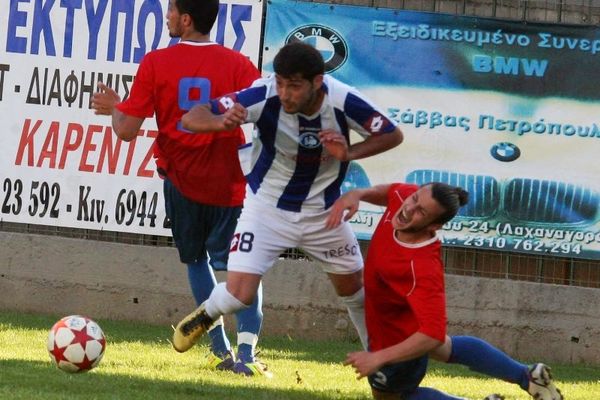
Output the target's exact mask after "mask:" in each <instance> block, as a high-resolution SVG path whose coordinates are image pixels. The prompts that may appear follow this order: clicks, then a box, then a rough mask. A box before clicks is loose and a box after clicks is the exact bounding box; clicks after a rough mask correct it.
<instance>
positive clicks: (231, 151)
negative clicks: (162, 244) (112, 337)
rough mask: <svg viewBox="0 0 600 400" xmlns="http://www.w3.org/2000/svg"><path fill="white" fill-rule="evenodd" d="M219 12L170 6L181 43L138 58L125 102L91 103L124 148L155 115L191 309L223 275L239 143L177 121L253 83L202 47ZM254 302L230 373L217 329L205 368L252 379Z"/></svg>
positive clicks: (191, 0) (243, 61)
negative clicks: (109, 121)
mask: <svg viewBox="0 0 600 400" xmlns="http://www.w3.org/2000/svg"><path fill="white" fill-rule="evenodd" d="M218 11H219V1H218V0H170V1H169V5H168V11H167V14H166V19H167V26H168V29H169V34H170V36H171V37H179V38H180V39H181V41H180V42H179V43H177V44H175V45H173V46H170V47H167V48H164V49H159V50H154V51H151V52H149V53H148V54H146V55H145V56H144V58H143V60H142V61H141V63H140V66H139V68H138V71H137V74H136V78H135V81H134V83H133V86H132V88H131V93H130V95H129V97H128V98H127V99H125V100H124V101H121V99H120V98H119V96H118V94H117V93H116V92H115V91H114V90H113V89H111V88H109V87H107V86H106V85H104V84H102V83H99V84H98V87H99V91H98V93H95V94H94V96H93V98H92V108H93V109H94V110H95V112H96V114H102V115H111V116H112V126H113V129H114V131H115V133H116V134H117V136H118V137H119V138H121V139H123V140H125V141H131V140H134V139H135V138H136V137H137V134H138V131H139V129H140V127H141V125H142V123H143V121H144V119H145V118H149V117H152V116H153V115H155V116H156V123H157V125H158V130H159V133H158V136H157V138H156V141H155V143H154V156H155V158H156V165H157V167H158V172H159V174H160V175H161V177H163V178H164V194H165V207H166V214H167V216H168V218H169V219H170V221H171V224H172V226H171V229H172V233H173V238H174V240H175V244H176V246H177V249H178V251H179V257H180V260H181V262H183V263H184V264H187V267H188V277H189V281H190V286H191V288H192V293H193V295H194V298H195V300H196V302H197V303H198V304H201V303H202V302H204V301H205V300H206V299H207V298H208V295H209V294H210V293H211V291H212V289H213V288H214V287H215V285H216V280H215V276H214V272H213V269H216V270H223V269H225V268H226V266H227V258H228V254H229V245H230V243H231V238H232V236H233V231H234V229H235V226H236V221H237V218H238V217H239V215H240V211H241V206H242V201H243V199H244V195H245V185H246V181H245V179H244V176H243V174H242V171H241V168H240V164H239V160H238V156H237V150H238V147H239V146H240V145H242V144H243V143H244V135H243V132H242V130H241V129H240V128H239V127H237V128H235V129H232V130H231V131H227V132H225V133H223V132H221V133H219V134H218V135H213V134H203V135H194V134H191V132H189V131H186V130H185V129H183V128H182V126H181V117H182V115H183V114H184V113H186V112H187V111H188V110H189V109H190V108H191V107H192V106H193V105H195V104H203V103H206V102H208V100H209V99H211V98H215V97H219V96H222V95H225V94H227V93H231V92H235V91H238V90H241V89H244V88H246V87H248V86H250V85H251V84H252V82H253V81H254V80H256V79H258V78H260V73H259V71H258V70H257V68H256V67H255V66H254V65H253V64H252V63H251V62H250V61H249V60H248V59H247V57H246V56H244V55H242V54H240V53H238V52H235V51H233V50H230V49H227V48H225V47H223V46H221V45H219V44H217V43H214V42H211V41H210V38H209V32H210V30H211V28H212V26H213V25H214V23H215V20H216V17H217V14H218ZM209 259H210V266H209V265H208V260H209ZM261 301H262V300H261V288H259V295H258V296H256V300H255V302H254V304H253V305H252V306H251V307H250V308H249V309H246V310H244V311H241V312H240V313H238V314H237V316H238V318H237V319H238V358H239V360H238V361H239V362H237V363H236V365H234V361H235V359H234V357H233V355H232V352H231V346H230V343H229V341H228V339H227V337H226V336H225V332H224V330H223V325H222V320H221V322H219V321H217V324H216V325H215V326H214V327H213V328H212V329H211V331H210V332H209V336H210V337H211V349H212V353H213V354H214V356H213V357H212V358H211V360H210V363H211V365H213V366H214V367H216V368H218V369H234V367H235V369H234V370H235V371H236V372H241V373H245V374H248V375H253V374H256V373H257V371H259V370H260V368H255V367H256V365H258V364H257V363H255V359H254V347H255V345H256V342H257V340H258V334H259V331H260V328H261V324H262V312H261V309H260V307H261V306H260V304H261ZM215 357H216V358H215Z"/></svg>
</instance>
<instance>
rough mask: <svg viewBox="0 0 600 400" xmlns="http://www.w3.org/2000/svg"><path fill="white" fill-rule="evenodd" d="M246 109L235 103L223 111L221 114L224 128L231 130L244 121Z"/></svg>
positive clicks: (246, 113)
mask: <svg viewBox="0 0 600 400" xmlns="http://www.w3.org/2000/svg"><path fill="white" fill-rule="evenodd" d="M247 117H248V110H246V108H245V107H244V106H242V105H241V104H240V103H235V104H234V105H233V106H232V107H231V108H230V109H228V110H227V111H225V113H224V114H223V116H222V119H223V127H224V128H225V130H228V131H229V130H232V129H235V128H237V127H238V126H240V125H242V124H244V123H245V122H246V118H247Z"/></svg>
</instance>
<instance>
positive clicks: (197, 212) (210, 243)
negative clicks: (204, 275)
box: [163, 178, 242, 271]
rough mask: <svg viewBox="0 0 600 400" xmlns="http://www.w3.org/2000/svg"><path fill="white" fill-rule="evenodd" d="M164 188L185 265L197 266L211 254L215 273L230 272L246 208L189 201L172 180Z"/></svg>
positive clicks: (167, 180)
mask: <svg viewBox="0 0 600 400" xmlns="http://www.w3.org/2000/svg"><path fill="white" fill-rule="evenodd" d="M163 189H164V194H165V211H166V214H167V218H169V220H170V221H171V232H172V233H173V240H174V241H175V246H177V250H178V251H179V259H180V260H181V262H182V263H184V264H190V263H194V262H197V261H200V260H205V259H206V258H207V255H208V258H209V262H210V265H211V266H212V267H213V268H214V269H215V270H220V271H224V270H226V269H227V258H228V257H229V247H230V244H231V238H232V236H233V231H234V230H235V226H236V224H237V219H238V217H239V216H240V212H241V210H242V207H241V206H239V207H221V206H211V205H206V204H201V203H196V202H195V201H192V200H189V199H187V198H185V197H184V196H183V195H182V194H181V193H180V192H179V190H177V188H176V187H175V186H173V184H172V183H171V181H169V179H168V178H165V180H164V184H163Z"/></svg>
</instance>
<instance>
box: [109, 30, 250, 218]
mask: <svg viewBox="0 0 600 400" xmlns="http://www.w3.org/2000/svg"><path fill="white" fill-rule="evenodd" d="M259 77H260V73H259V72H258V70H257V69H256V67H255V66H254V65H253V64H252V63H251V62H250V61H249V60H248V59H247V58H246V56H244V55H242V54H240V53H238V52H235V51H233V50H230V49H228V48H225V47H223V46H221V45H218V44H216V43H196V42H189V41H187V42H186V41H184V42H181V43H179V44H176V45H174V46H171V47H167V48H165V49H160V50H155V51H151V52H150V53H148V54H146V55H145V56H144V58H143V60H142V62H141V63H140V66H139V68H138V71H137V74H136V77H135V81H134V82H133V86H132V88H131V93H130V95H129V97H128V98H127V100H125V101H123V102H122V103H120V104H118V105H117V109H119V111H121V112H123V113H125V114H127V115H131V116H134V117H139V118H148V117H152V116H153V115H154V114H156V124H157V126H158V131H159V133H158V137H157V138H156V141H155V143H154V157H155V158H156V165H157V166H158V168H159V169H161V170H163V171H164V173H165V174H166V175H167V177H168V178H169V179H170V180H171V182H173V184H174V185H175V187H177V189H178V190H179V191H180V192H181V193H182V194H183V195H184V196H185V197H187V198H188V199H190V200H193V201H196V202H199V203H203V204H210V205H216V206H239V205H241V204H242V202H243V199H244V193H245V192H244V190H245V185H246V181H245V179H244V176H243V174H242V171H241V168H240V164H239V160H238V155H237V151H238V147H239V146H240V145H242V144H243V143H244V134H243V132H242V130H241V129H240V128H238V129H236V130H234V131H231V132H217V133H197V134H194V133H191V132H186V131H183V130H182V128H181V127H180V121H181V117H182V115H183V114H184V113H185V112H186V111H187V110H189V109H190V108H191V107H192V106H193V105H194V104H198V103H207V102H208V100H209V99H211V98H215V97H220V96H223V95H225V94H228V93H232V92H236V91H239V90H241V89H244V88H246V87H248V86H250V85H251V84H252V82H254V80H256V79H258V78H259Z"/></svg>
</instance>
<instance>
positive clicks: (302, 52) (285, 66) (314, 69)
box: [273, 42, 325, 81]
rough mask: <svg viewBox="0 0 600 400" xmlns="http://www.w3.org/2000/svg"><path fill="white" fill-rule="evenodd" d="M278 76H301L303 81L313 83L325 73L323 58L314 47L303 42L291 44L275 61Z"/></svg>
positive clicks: (280, 52) (274, 66) (281, 51)
mask: <svg viewBox="0 0 600 400" xmlns="http://www.w3.org/2000/svg"><path fill="white" fill-rule="evenodd" d="M273 69H274V70H275V73H276V74H277V75H281V76H282V77H284V78H290V77H291V76H292V75H296V74H300V75H301V76H302V79H306V80H309V81H312V80H313V78H314V77H315V76H317V75H323V74H324V73H325V62H324V61H323V56H322V55H321V53H320V52H319V51H318V50H317V49H315V48H314V47H312V46H310V45H308V44H306V43H303V42H291V43H288V44H286V45H285V46H283V47H282V48H281V49H280V50H279V52H278V53H277V55H276V56H275V59H274V60H273Z"/></svg>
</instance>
